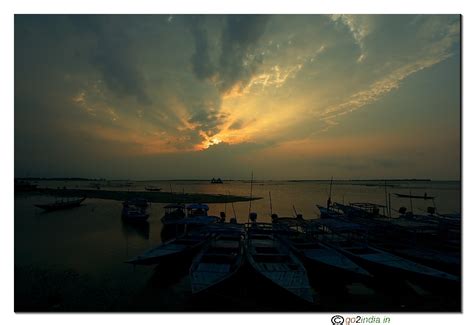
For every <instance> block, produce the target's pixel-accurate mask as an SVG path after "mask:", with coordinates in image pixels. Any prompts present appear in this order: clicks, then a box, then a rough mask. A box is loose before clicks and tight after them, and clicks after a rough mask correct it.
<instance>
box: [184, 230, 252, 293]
mask: <svg viewBox="0 0 474 325" xmlns="http://www.w3.org/2000/svg"><path fill="white" fill-rule="evenodd" d="M243 261H244V233H243V232H242V231H234V232H230V233H227V234H222V235H218V236H217V237H216V238H214V239H211V240H210V241H209V242H208V244H207V245H206V246H205V247H204V248H203V249H202V250H201V252H200V253H199V254H198V255H197V256H196V257H195V258H194V260H193V264H192V265H191V268H190V270H189V274H190V278H191V288H192V293H194V294H196V293H199V292H202V291H204V290H207V289H209V288H211V287H214V286H216V285H217V284H219V283H222V282H224V281H225V280H227V279H229V278H231V277H232V276H233V275H234V274H236V273H237V272H238V270H239V269H240V267H241V266H242V264H243Z"/></svg>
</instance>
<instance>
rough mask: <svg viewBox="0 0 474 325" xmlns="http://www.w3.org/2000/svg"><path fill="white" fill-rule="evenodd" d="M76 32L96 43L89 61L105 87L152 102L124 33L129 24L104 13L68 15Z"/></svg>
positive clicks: (144, 102) (115, 92) (119, 93)
mask: <svg viewBox="0 0 474 325" xmlns="http://www.w3.org/2000/svg"><path fill="white" fill-rule="evenodd" d="M70 18H71V21H72V22H73V23H74V24H75V26H76V27H77V31H78V33H79V34H82V35H87V36H88V37H90V38H91V39H93V40H94V41H95V43H96V47H95V48H93V49H92V51H91V52H89V58H88V60H89V63H91V64H92V65H94V66H95V67H96V68H97V70H98V71H99V72H100V74H101V75H102V78H103V81H104V82H105V84H106V86H107V88H108V89H109V90H110V91H112V92H113V93H114V94H115V95H116V96H119V97H123V96H131V97H135V98H136V100H137V101H138V102H139V103H140V104H144V105H148V104H151V99H150V97H149V96H148V94H147V92H146V81H145V79H144V77H143V74H142V72H141V71H140V70H139V68H138V66H137V61H136V58H135V56H134V53H133V51H134V49H135V48H134V46H133V44H132V41H131V40H130V39H129V36H128V35H127V33H126V32H125V30H126V28H127V26H128V24H127V19H125V22H124V21H122V22H121V23H118V22H116V21H115V20H114V18H115V17H113V18H110V17H106V16H87V15H86V16H77V17H75V16H71V17H70Z"/></svg>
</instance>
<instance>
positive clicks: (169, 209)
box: [161, 203, 186, 225]
mask: <svg viewBox="0 0 474 325" xmlns="http://www.w3.org/2000/svg"><path fill="white" fill-rule="evenodd" d="M163 208H164V209H165V215H164V216H163V217H162V218H161V222H162V223H163V224H164V225H167V224H171V223H173V222H175V221H178V220H182V219H184V218H185V217H186V213H185V212H184V204H180V203H176V204H167V205H165V206H164V207H163Z"/></svg>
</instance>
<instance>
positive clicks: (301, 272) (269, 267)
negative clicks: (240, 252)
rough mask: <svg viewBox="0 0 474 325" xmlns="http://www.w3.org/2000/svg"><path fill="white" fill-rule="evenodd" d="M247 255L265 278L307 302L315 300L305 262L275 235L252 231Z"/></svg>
mask: <svg viewBox="0 0 474 325" xmlns="http://www.w3.org/2000/svg"><path fill="white" fill-rule="evenodd" d="M245 255H246V258H247V261H248V262H249V264H250V266H251V267H252V268H253V269H254V270H255V272H256V273H257V274H259V275H260V276H261V278H262V279H265V280H267V281H270V282H271V283H273V284H274V285H277V286H278V287H280V288H283V289H284V290H286V291H287V292H289V293H291V294H293V295H295V296H296V297H299V298H301V299H303V300H305V301H307V302H313V301H314V300H313V294H312V289H311V286H310V284H309V280H308V276H307V274H306V270H305V268H304V266H303V263H302V262H301V261H300V260H299V259H298V258H297V257H296V256H295V254H293V253H292V252H291V250H290V248H289V247H288V246H287V245H284V243H283V242H282V241H281V240H279V239H278V238H276V237H275V236H274V235H272V234H268V233H264V234H259V233H258V232H257V233H254V231H252V229H249V231H248V233H247V240H246V252H245Z"/></svg>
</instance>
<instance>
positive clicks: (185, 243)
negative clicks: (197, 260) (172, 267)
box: [125, 232, 211, 265]
mask: <svg viewBox="0 0 474 325" xmlns="http://www.w3.org/2000/svg"><path fill="white" fill-rule="evenodd" d="M210 238H211V234H210V233H203V232H193V233H187V234H184V235H182V236H180V237H178V238H174V239H171V240H169V241H167V242H164V243H162V244H160V245H158V246H155V247H153V248H151V249H149V250H147V251H145V252H143V253H142V254H140V255H138V256H136V257H134V258H132V259H130V260H128V261H126V262H125V263H130V264H138V265H153V264H157V263H161V262H166V261H168V262H169V261H173V260H179V259H183V258H186V257H189V256H192V255H194V254H195V253H196V252H197V251H198V250H199V248H201V247H202V246H203V245H204V244H205V243H206V241H207V240H209V239H210Z"/></svg>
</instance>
